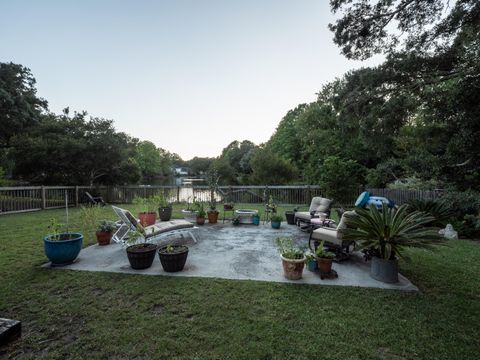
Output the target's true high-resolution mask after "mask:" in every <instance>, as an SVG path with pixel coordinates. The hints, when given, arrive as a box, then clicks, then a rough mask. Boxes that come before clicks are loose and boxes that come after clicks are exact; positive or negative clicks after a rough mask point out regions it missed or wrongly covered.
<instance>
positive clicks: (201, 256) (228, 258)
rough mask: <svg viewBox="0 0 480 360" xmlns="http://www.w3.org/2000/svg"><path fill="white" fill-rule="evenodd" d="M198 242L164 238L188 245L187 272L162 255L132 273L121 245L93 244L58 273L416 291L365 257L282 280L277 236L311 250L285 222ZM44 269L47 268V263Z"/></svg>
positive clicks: (210, 228) (213, 229) (212, 231)
mask: <svg viewBox="0 0 480 360" xmlns="http://www.w3.org/2000/svg"><path fill="white" fill-rule="evenodd" d="M196 236H197V240H198V242H197V243H193V241H192V240H191V239H190V238H189V237H188V235H186V236H185V238H178V237H177V238H170V239H169V238H164V239H162V241H161V242H160V243H170V242H174V243H184V244H186V245H188V246H189V249H190V250H189V254H188V259H187V263H186V264H185V268H184V270H183V271H181V272H178V273H166V272H165V271H163V269H162V266H161V264H160V261H159V259H158V256H157V257H156V259H155V261H154V263H153V265H152V267H150V268H149V269H145V270H133V269H132V268H131V267H130V265H129V263H128V259H127V255H126V252H125V249H124V248H122V247H121V246H120V245H118V244H111V245H108V246H98V245H93V246H89V247H87V248H85V249H83V250H82V251H81V253H80V255H79V257H78V259H77V260H76V261H75V263H73V264H71V265H68V266H64V267H57V268H55V269H68V270H85V271H105V272H117V273H129V274H143V275H168V276H191V277H212V278H223V279H235V280H257V281H273V282H283V283H289V282H291V283H297V284H315V285H337V286H357V287H368V288H380V289H395V290H404V291H418V289H417V287H416V286H415V285H413V284H412V283H411V282H410V281H409V280H408V279H407V278H405V277H404V276H402V275H400V282H399V283H398V284H385V283H382V282H380V281H377V280H374V279H372V278H371V277H370V275H369V271H370V265H369V264H368V263H365V261H364V260H363V259H362V257H361V254H354V255H353V256H352V258H351V259H350V260H348V261H344V262H342V263H334V265H333V268H334V269H335V270H336V271H337V273H338V278H337V279H331V280H330V279H325V280H321V279H320V276H319V274H318V273H313V272H310V271H308V270H307V269H305V270H304V273H303V279H301V280H297V281H292V280H288V279H286V278H285V277H284V276H283V269H282V263H281V260H280V257H279V254H278V251H277V249H276V246H275V239H276V238H277V237H279V236H290V237H292V238H294V240H295V242H296V243H297V244H298V245H300V246H302V247H307V245H308V234H307V233H304V232H301V231H300V230H299V228H297V227H296V226H293V225H287V224H286V223H282V227H281V228H280V229H279V230H275V229H272V228H271V227H270V225H269V224H267V225H260V226H255V225H240V226H236V227H235V226H232V225H231V224H230V223H228V224H215V225H209V224H206V225H204V226H203V227H200V228H199V229H197V230H196ZM44 266H46V267H49V266H50V265H49V264H45V265H44Z"/></svg>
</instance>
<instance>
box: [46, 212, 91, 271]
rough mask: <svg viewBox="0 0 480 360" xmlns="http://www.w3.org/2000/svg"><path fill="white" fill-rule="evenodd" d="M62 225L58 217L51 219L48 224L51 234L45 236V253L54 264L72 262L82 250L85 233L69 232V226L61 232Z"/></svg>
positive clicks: (59, 264)
mask: <svg viewBox="0 0 480 360" xmlns="http://www.w3.org/2000/svg"><path fill="white" fill-rule="evenodd" d="M67 223H68V222H67ZM62 227H63V225H62V224H60V223H58V222H57V221H56V219H51V220H50V225H49V226H48V229H49V231H50V233H51V235H47V236H45V237H44V238H43V246H44V250H45V255H46V256H47V258H48V259H49V260H50V262H51V263H52V266H62V265H68V264H71V263H72V262H74V261H75V259H76V258H77V256H78V254H79V253H80V250H82V245H83V235H82V234H80V233H72V232H69V231H68V226H67V230H66V231H65V232H61V231H60V229H61V228H62Z"/></svg>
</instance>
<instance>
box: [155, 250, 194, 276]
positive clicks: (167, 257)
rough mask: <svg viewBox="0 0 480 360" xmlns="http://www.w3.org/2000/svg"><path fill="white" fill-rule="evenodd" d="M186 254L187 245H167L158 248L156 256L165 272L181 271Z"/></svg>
mask: <svg viewBox="0 0 480 360" xmlns="http://www.w3.org/2000/svg"><path fill="white" fill-rule="evenodd" d="M187 256H188V247H187V246H185V245H167V246H163V247H161V248H160V249H158V257H159V258H160V262H161V263H162V267H163V270H165V271H166V272H177V271H182V270H183V267H184V266H185V262H186V261H187Z"/></svg>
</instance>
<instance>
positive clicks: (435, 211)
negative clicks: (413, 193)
mask: <svg viewBox="0 0 480 360" xmlns="http://www.w3.org/2000/svg"><path fill="white" fill-rule="evenodd" d="M407 204H408V212H413V211H421V212H424V213H427V214H429V215H431V216H432V217H433V218H434V220H433V221H432V225H435V226H442V227H443V226H445V225H447V223H448V222H449V220H450V219H451V218H452V217H454V216H455V211H454V210H453V208H452V206H451V205H450V204H449V203H447V202H446V201H445V200H420V199H417V200H410V201H409V202H407Z"/></svg>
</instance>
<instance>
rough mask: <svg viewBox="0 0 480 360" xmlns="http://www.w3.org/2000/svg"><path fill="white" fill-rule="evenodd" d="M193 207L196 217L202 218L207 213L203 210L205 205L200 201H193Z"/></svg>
mask: <svg viewBox="0 0 480 360" xmlns="http://www.w3.org/2000/svg"><path fill="white" fill-rule="evenodd" d="M195 207H196V208H197V217H200V218H202V217H203V218H204V217H205V216H206V215H207V213H206V212H205V207H204V205H203V203H202V202H197V203H195Z"/></svg>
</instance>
